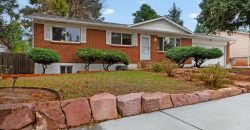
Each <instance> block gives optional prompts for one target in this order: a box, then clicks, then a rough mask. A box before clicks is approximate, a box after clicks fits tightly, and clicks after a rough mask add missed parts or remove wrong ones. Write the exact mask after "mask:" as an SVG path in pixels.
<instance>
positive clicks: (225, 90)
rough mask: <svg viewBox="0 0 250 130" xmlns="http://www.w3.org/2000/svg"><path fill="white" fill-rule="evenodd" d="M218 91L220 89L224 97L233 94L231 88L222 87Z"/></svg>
mask: <svg viewBox="0 0 250 130" xmlns="http://www.w3.org/2000/svg"><path fill="white" fill-rule="evenodd" d="M218 91H220V92H221V93H222V97H223V98H225V97H230V96H231V90H230V88H222V89H219V90H218Z"/></svg>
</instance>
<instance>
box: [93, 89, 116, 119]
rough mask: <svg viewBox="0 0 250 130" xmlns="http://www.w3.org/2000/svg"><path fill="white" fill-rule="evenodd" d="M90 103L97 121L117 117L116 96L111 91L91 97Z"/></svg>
mask: <svg viewBox="0 0 250 130" xmlns="http://www.w3.org/2000/svg"><path fill="white" fill-rule="evenodd" d="M90 105H91V109H92V113H93V118H94V121H95V122H99V121H104V120H110V119H116V118H117V116H118V114H117V109H116V97H115V96H114V95H111V94H109V93H100V94H96V95H94V96H92V97H90Z"/></svg>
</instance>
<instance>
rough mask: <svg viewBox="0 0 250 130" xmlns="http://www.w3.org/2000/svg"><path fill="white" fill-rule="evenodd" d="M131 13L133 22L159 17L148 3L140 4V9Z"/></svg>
mask: <svg viewBox="0 0 250 130" xmlns="http://www.w3.org/2000/svg"><path fill="white" fill-rule="evenodd" d="M132 15H133V16H134V23H139V22H143V21H146V20H150V19H154V18H157V17H159V15H158V14H157V13H156V12H155V10H154V9H152V8H151V7H150V6H149V5H148V4H142V6H141V7H140V9H139V10H138V11H136V12H135V13H133V14H132Z"/></svg>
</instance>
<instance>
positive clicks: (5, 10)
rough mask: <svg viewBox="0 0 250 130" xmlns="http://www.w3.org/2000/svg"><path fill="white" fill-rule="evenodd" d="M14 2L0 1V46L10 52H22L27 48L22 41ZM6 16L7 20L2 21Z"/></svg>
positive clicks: (16, 5)
mask: <svg viewBox="0 0 250 130" xmlns="http://www.w3.org/2000/svg"><path fill="white" fill-rule="evenodd" d="M18 6H19V5H18V4H17V1H16V0H1V1H0V45H1V46H2V45H3V46H5V47H7V48H8V50H10V51H14V52H22V51H25V50H26V49H27V48H28V44H27V43H26V42H25V41H23V40H22V36H23V29H22V26H21V24H20V22H19V21H18V18H19V14H18V13H16V10H18ZM3 16H7V18H9V19H4V18H3Z"/></svg>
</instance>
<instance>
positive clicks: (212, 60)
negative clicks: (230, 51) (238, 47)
mask: <svg viewBox="0 0 250 130" xmlns="http://www.w3.org/2000/svg"><path fill="white" fill-rule="evenodd" d="M194 46H201V47H205V48H213V47H214V48H219V49H220V50H221V51H222V52H223V54H224V55H223V56H222V57H220V58H217V59H211V60H207V61H206V62H205V63H204V64H202V66H208V65H212V64H218V63H219V64H220V65H221V66H225V49H224V46H206V45H194ZM193 63H194V61H193Z"/></svg>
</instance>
